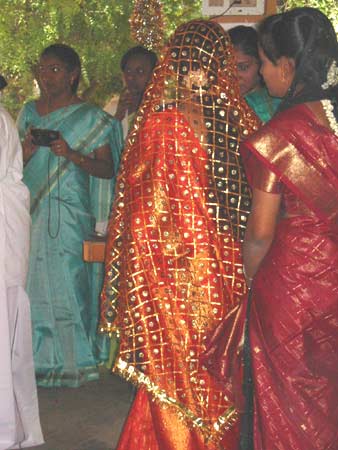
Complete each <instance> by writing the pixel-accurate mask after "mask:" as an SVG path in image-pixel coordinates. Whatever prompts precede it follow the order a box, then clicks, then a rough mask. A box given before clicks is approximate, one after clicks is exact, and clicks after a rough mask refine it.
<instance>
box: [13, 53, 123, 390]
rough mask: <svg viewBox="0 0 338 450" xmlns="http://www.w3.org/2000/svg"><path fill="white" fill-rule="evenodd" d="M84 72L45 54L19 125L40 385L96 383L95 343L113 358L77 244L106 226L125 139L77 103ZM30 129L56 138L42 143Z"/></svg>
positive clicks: (74, 59)
mask: <svg viewBox="0 0 338 450" xmlns="http://www.w3.org/2000/svg"><path fill="white" fill-rule="evenodd" d="M80 72H81V66H80V59H79V57H78V55H77V53H76V52H75V51H74V50H73V49H72V48H70V47H68V46H66V45H59V44H57V45H52V46H50V47H47V48H46V49H45V50H44V51H43V52H42V55H41V57H40V62H39V67H38V71H37V75H38V82H39V86H40V89H41V96H40V98H39V99H38V100H36V101H33V102H29V103H27V104H26V105H25V106H24V107H23V109H22V111H21V113H20V115H19V118H18V126H19V132H20V135H21V137H22V139H23V151H24V161H25V169H24V182H25V183H26V185H27V186H28V188H29V190H30V193H31V217H32V236H31V255H30V265H29V275H28V282H27V290H28V293H29V296H30V298H31V303H32V322H33V350H34V362H35V369H36V375H37V381H38V384H39V385H41V386H69V387H77V386H79V385H80V384H82V383H84V382H86V381H89V380H95V379H97V378H98V368H97V363H98V360H99V359H100V357H99V356H98V354H97V350H98V348H97V347H98V343H99V344H100V347H101V348H99V350H100V351H101V358H102V359H105V357H107V356H108V351H109V345H107V344H108V342H106V343H105V344H106V349H104V348H103V344H104V342H103V341H102V339H101V341H99V338H97V336H96V322H97V317H98V312H97V310H98V295H99V290H100V288H101V286H100V283H101V282H102V278H101V273H100V269H99V268H98V267H97V266H91V265H89V264H87V263H84V262H83V259H82V243H83V240H84V239H86V238H88V237H89V236H90V235H91V234H93V232H94V230H95V224H98V225H102V224H103V223H104V222H105V221H106V220H107V218H108V215H109V209H110V204H111V198H112V195H113V187H114V181H115V174H116V172H117V169H118V164H119V158H120V152H121V149H122V145H123V144H122V131H121V126H120V123H119V122H118V121H117V120H115V119H114V118H112V117H111V116H109V115H108V114H106V113H105V112H103V111H102V110H100V109H99V108H97V107H95V106H93V105H89V104H87V103H84V102H82V101H81V99H80V98H79V97H78V96H77V94H76V91H77V86H78V83H79V78H80ZM36 128H38V129H49V130H55V131H57V132H58V133H57V134H56V135H54V136H52V138H54V139H53V140H52V141H51V142H49V143H47V142H45V143H44V142H43V141H41V137H39V136H36V131H34V129H36ZM43 144H45V145H43ZM103 350H105V351H106V355H105V356H103V357H102V351H103Z"/></svg>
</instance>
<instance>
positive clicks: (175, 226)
mask: <svg viewBox="0 0 338 450" xmlns="http://www.w3.org/2000/svg"><path fill="white" fill-rule="evenodd" d="M189 72H192V73H191V74H190V75H189ZM235 74H236V72H235V61H234V57H233V54H232V50H231V45H230V43H229V38H228V36H227V34H226V33H225V32H224V31H223V30H222V28H221V27H220V26H219V25H218V24H215V23H212V22H206V21H194V22H191V23H188V24H185V25H183V26H181V27H180V28H179V29H178V30H177V32H176V33H175V35H174V36H173V38H172V39H171V41H170V43H169V44H168V46H167V47H166V48H165V49H164V52H163V56H162V59H161V63H160V64H159V66H158V67H157V69H156V70H155V73H154V77H153V80H152V83H151V84H150V87H149V88H148V90H147V91H146V93H145V96H144V102H143V104H142V105H141V108H140V111H139V113H138V115H137V116H136V119H135V122H134V127H133V129H132V130H131V132H130V134H129V137H128V142H127V147H126V149H125V152H124V155H123V161H122V166H121V170H120V174H119V177H118V180H117V195H116V199H115V203H114V207H113V213H112V217H111V220H110V225H109V238H108V243H107V256H106V279H105V284H104V289H103V292H102V321H101V328H102V330H103V331H107V332H111V331H115V330H116V331H117V332H118V333H119V334H120V353H119V358H118V359H117V363H116V366H115V370H116V371H117V372H119V373H120V374H121V375H122V376H123V377H125V378H126V379H128V380H131V381H132V382H133V383H135V384H137V385H138V386H140V387H142V388H143V389H145V390H146V391H147V392H148V394H149V397H150V398H152V399H154V400H156V401H157V402H158V403H159V408H158V409H157V407H155V406H152V403H149V405H150V409H151V415H152V418H153V422H154V423H166V424H167V425H165V426H164V427H162V432H163V435H162V436H164V434H166V439H165V441H164V439H161V445H160V447H161V450H162V449H163V450H164V449H169V448H170V449H171V448H175V447H174V444H173V443H172V442H171V443H170V444H168V443H167V438H168V434H169V431H168V430H170V429H171V428H172V426H170V424H172V423H173V420H172V417H173V416H177V417H179V418H181V419H183V421H182V422H181V423H184V424H185V425H184V426H185V427H186V429H188V430H190V431H189V432H188V433H187V432H186V431H185V436H186V435H187V434H189V433H190V434H191V435H192V434H193V433H196V435H199V437H198V438H196V440H195V441H193V439H192V441H193V443H191V442H190V441H189V442H190V444H187V447H186V448H187V449H191V450H192V449H194V450H197V449H200V448H204V445H206V444H201V441H203V439H202V438H201V436H204V438H205V440H206V441H208V440H212V441H214V443H213V444H212V443H211V441H210V442H209V444H208V445H210V447H208V448H210V449H211V448H214V447H213V445H215V443H216V445H219V443H220V441H221V439H222V437H223V434H224V432H225V430H227V429H228V428H229V427H230V426H231V424H233V423H234V421H235V414H234V411H233V409H232V408H231V405H230V404H229V402H228V401H227V400H226V399H225V398H224V392H223V390H222V388H221V387H220V386H217V385H216V383H215V382H214V380H212V378H211V377H210V376H209V375H208V373H207V372H206V370H205V368H204V367H203V365H202V364H201V363H200V361H199V356H200V354H201V352H202V350H203V348H204V339H205V336H206V334H207V333H208V332H209V331H210V329H211V328H213V327H214V326H215V325H216V324H217V323H218V322H219V321H220V320H221V318H222V317H223V315H224V314H225V313H226V312H227V311H228V310H229V309H231V308H232V307H233V306H234V305H236V304H238V303H239V302H240V299H241V296H242V295H243V293H244V292H245V283H244V279H243V274H242V265H241V255H240V242H241V239H242V237H243V232H244V229H245V223H246V217H247V213H248V210H249V207H250V193H249V190H248V189H247V184H246V180H245V176H244V173H243V170H242V167H241V162H240V157H239V153H238V148H239V142H240V140H241V139H242V137H243V136H245V135H248V134H249V133H250V132H252V131H253V130H254V129H256V127H257V124H258V120H257V118H256V117H255V115H254V114H253V113H252V112H251V111H250V109H249V108H248V106H247V105H246V103H245V102H244V100H242V99H241V98H240V95H239V89H238V82H237V79H236V75H235ZM205 77H208V86H206V88H205V89H202V87H203V85H204V83H206V81H205V79H204V78H205ZM189 80H190V81H191V80H194V83H195V82H196V92H195V94H194V93H191V92H190V91H189V90H187V89H185V88H186V87H187V85H188V84H189V83H190V81H189ZM164 408H169V410H170V413H168V415H167V417H166V419H163V416H165V411H164ZM159 411H161V412H159ZM162 414H163V416H162V418H161V415H162ZM170 414H171V419H169V417H170ZM161 421H162V422H161ZM175 426H176V424H175ZM175 426H174V427H175ZM159 428H160V427H159ZM166 430H167V431H168V432H167V433H165V432H166ZM175 430H176V431H175V433H174V435H173V434H172V438H168V441H170V439H171V440H172V441H174V440H175V439H176V440H177V439H179V438H178V436H180V437H181V438H182V441H181V443H182V445H183V442H186V440H185V438H183V437H182V435H183V434H184V433H183V432H182V435H181V434H180V433H181V431H182V426H177V427H176V428H175ZM191 430H194V432H192V431H191ZM175 434H176V436H175ZM230 442H231V440H230V437H229V440H228V444H229V446H230V447H229V448H232V447H231V445H233V444H230ZM201 445H203V447H202V446H201ZM131 448H132V447H131ZM145 448H148V447H145ZM152 448H153V447H152ZM154 448H155V447H154ZM177 448H178V447H177Z"/></svg>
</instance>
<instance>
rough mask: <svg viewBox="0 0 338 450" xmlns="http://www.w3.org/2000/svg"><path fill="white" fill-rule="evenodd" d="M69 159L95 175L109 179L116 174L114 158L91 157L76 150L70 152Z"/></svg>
mask: <svg viewBox="0 0 338 450" xmlns="http://www.w3.org/2000/svg"><path fill="white" fill-rule="evenodd" d="M67 159H69V160H70V161H72V162H73V163H74V164H76V165H77V166H79V167H80V168H81V169H82V170H84V171H85V172H87V173H89V174H90V175H93V176H94V177H98V178H107V179H109V178H112V176H113V175H114V164H113V161H112V160H106V159H96V158H90V157H89V156H85V155H82V154H81V153H79V152H75V151H74V150H70V151H69V152H68V154H67Z"/></svg>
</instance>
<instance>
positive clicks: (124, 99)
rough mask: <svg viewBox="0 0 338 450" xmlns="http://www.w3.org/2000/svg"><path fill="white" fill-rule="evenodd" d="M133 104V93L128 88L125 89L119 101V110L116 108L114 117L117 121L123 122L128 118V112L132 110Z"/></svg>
mask: <svg viewBox="0 0 338 450" xmlns="http://www.w3.org/2000/svg"><path fill="white" fill-rule="evenodd" d="M133 102H134V100H133V97H132V95H131V93H130V92H129V91H128V89H127V88H125V89H124V90H123V91H122V92H121V95H120V97H119V101H118V104H117V108H116V113H115V116H114V117H115V119H117V120H119V121H120V122H121V121H122V120H123V119H124V117H125V116H126V114H127V112H128V110H130V109H131V107H132V105H133Z"/></svg>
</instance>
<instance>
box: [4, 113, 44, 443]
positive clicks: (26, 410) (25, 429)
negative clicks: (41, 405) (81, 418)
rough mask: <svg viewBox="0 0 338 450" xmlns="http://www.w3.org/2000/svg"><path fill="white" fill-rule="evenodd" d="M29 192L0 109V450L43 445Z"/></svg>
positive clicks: (12, 131)
mask: <svg viewBox="0 0 338 450" xmlns="http://www.w3.org/2000/svg"><path fill="white" fill-rule="evenodd" d="M29 232H30V215H29V191H28V189H27V188H26V186H25V185H24V184H23V182H22V150H21V145H20V141H19V137H18V133H17V130H16V127H15V124H14V122H13V120H12V119H11V117H10V115H9V114H8V113H7V112H6V111H5V109H4V108H3V107H2V106H0V450H7V449H14V448H25V447H31V446H33V445H39V444H42V443H43V437H42V433H41V427H40V420H39V410H38V399H37V390H36V384H35V374H34V364H33V354H32V337H31V336H32V335H31V321H30V305H29V299H28V297H27V294H26V292H25V289H24V288H25V282H26V275H27V270H28V253H29Z"/></svg>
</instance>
